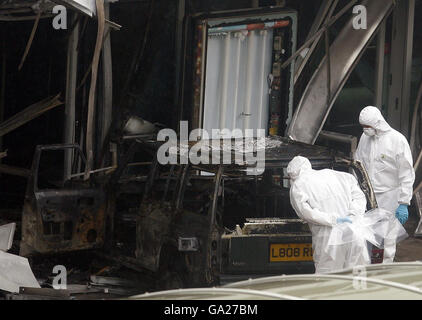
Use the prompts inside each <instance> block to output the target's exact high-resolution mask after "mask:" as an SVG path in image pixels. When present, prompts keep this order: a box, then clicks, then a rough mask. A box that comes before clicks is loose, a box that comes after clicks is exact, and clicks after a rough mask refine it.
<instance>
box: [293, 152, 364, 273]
mask: <svg viewBox="0 0 422 320" xmlns="http://www.w3.org/2000/svg"><path fill="white" fill-rule="evenodd" d="M287 173H288V175H289V177H290V179H291V188H290V202H291V204H292V206H293V208H294V210H295V211H296V213H297V215H298V216H299V217H300V218H302V219H303V220H305V221H306V222H308V224H309V227H310V229H311V232H312V247H313V250H314V253H313V259H314V263H315V269H316V273H326V272H331V271H334V270H340V269H344V268H349V267H353V266H356V265H365V264H370V257H369V254H368V252H367V250H366V243H364V244H363V245H361V246H360V247H359V248H358V250H360V252H358V254H356V248H353V245H352V244H345V245H341V246H338V247H336V249H335V250H336V252H335V254H334V255H333V254H328V252H327V247H328V241H329V238H330V234H331V232H332V229H333V227H335V226H336V225H338V222H339V219H340V220H341V218H345V217H351V218H352V217H353V216H357V215H363V214H364V213H365V210H366V198H365V195H364V193H363V192H362V190H361V189H360V188H359V184H358V182H357V180H356V178H355V177H354V176H353V175H351V174H349V173H346V172H339V171H334V170H330V169H324V170H313V169H312V166H311V163H310V162H309V160H308V159H307V158H304V157H300V156H298V157H295V158H293V160H292V161H290V163H289V165H288V167H287ZM351 251H354V252H353V253H352V252H351ZM351 254H352V255H353V257H354V258H353V259H350V255H351Z"/></svg>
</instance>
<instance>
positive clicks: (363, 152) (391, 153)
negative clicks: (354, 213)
mask: <svg viewBox="0 0 422 320" xmlns="http://www.w3.org/2000/svg"><path fill="white" fill-rule="evenodd" d="M359 122H360V124H361V125H367V126H371V127H372V128H374V129H375V135H373V136H368V135H366V134H362V136H361V138H360V141H359V145H358V148H357V150H356V153H355V159H356V160H360V161H361V162H362V163H363V165H364V166H365V169H366V170H367V172H368V175H369V179H370V180H371V183H372V187H373V188H374V192H375V197H376V199H377V203H378V206H379V207H380V208H382V209H385V210H386V211H388V212H390V213H391V214H394V215H395V212H396V210H397V208H398V206H399V205H400V204H406V205H410V200H411V199H412V194H413V183H414V181H415V171H414V170H413V159H412V154H411V151H410V147H409V144H408V142H407V140H406V138H405V137H404V136H403V135H402V134H401V133H400V132H398V131H396V130H394V129H393V128H391V127H390V126H389V125H388V123H387V122H386V121H385V119H384V117H383V116H382V114H381V112H380V110H378V109H377V108H376V107H372V106H369V107H366V108H364V109H363V110H362V111H361V113H360V116H359ZM395 253H396V242H395V241H392V240H390V241H387V240H386V241H385V243H384V261H383V262H384V263H391V262H393V260H394V255H395Z"/></svg>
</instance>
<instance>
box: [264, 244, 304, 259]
mask: <svg viewBox="0 0 422 320" xmlns="http://www.w3.org/2000/svg"><path fill="white" fill-rule="evenodd" d="M279 261H312V244H310V243H283V244H281V243H273V244H271V245H270V262H279Z"/></svg>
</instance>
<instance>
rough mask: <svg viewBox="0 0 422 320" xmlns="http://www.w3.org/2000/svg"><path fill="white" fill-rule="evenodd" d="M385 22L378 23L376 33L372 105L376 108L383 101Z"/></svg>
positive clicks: (380, 106)
mask: <svg viewBox="0 0 422 320" xmlns="http://www.w3.org/2000/svg"><path fill="white" fill-rule="evenodd" d="M385 23H386V21H385V20H384V22H383V23H382V24H381V25H380V27H379V30H378V35H377V51H376V62H375V86H374V88H375V95H374V106H376V107H377V108H378V109H380V110H381V109H382V103H383V99H382V97H383V88H384V86H383V84H384V60H385V59H384V55H385Z"/></svg>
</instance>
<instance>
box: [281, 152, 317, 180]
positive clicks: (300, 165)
mask: <svg viewBox="0 0 422 320" xmlns="http://www.w3.org/2000/svg"><path fill="white" fill-rule="evenodd" d="M308 170H312V165H311V162H310V161H309V160H308V159H307V158H305V157H301V156H296V157H294V158H293V159H292V161H290V162H289V165H288V166H287V174H288V175H289V177H290V179H292V180H293V181H294V180H296V179H297V178H299V176H300V175H301V174H302V173H304V172H305V171H308Z"/></svg>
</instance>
